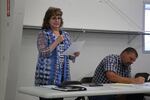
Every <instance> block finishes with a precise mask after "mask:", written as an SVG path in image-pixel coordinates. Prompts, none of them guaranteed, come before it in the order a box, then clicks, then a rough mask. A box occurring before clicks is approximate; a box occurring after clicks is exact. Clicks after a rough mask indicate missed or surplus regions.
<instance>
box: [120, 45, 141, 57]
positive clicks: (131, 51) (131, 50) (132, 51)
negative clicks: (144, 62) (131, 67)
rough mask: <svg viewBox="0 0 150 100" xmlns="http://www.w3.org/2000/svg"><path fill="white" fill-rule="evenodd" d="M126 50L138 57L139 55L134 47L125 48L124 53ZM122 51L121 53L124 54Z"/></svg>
mask: <svg viewBox="0 0 150 100" xmlns="http://www.w3.org/2000/svg"><path fill="white" fill-rule="evenodd" d="M124 52H127V53H134V54H135V55H136V58H137V57H138V53H137V51H136V50H135V49H134V48H132V47H128V48H126V49H124V50H123V51H122V53H124ZM122 53H121V54H122Z"/></svg>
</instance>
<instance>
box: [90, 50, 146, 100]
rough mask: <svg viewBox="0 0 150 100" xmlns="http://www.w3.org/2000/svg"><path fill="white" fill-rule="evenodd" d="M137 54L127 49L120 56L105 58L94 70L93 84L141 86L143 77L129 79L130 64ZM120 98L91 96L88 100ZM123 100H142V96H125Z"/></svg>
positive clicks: (113, 55)
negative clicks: (131, 84) (130, 84)
mask: <svg viewBox="0 0 150 100" xmlns="http://www.w3.org/2000/svg"><path fill="white" fill-rule="evenodd" d="M137 57H138V53H137V51H136V50H135V49H134V48H132V47H128V48H126V49H125V50H123V51H122V53H121V54H120V55H115V54H112V55H108V56H106V57H105V58H104V59H103V60H102V61H101V62H100V64H99V65H98V67H97V68H96V71H95V73H94V76H93V80H92V81H93V82H94V83H100V84H104V83H127V84H128V83H133V84H142V83H144V81H145V79H144V78H143V77H137V78H131V64H132V63H133V62H134V61H135V60H136V59H137ZM117 97H120V96H114V95H111V96H92V97H89V100H116V98H117ZM124 99H125V100H143V95H142V94H140V95H139V94H138V95H136V94H132V95H126V96H125V98H124Z"/></svg>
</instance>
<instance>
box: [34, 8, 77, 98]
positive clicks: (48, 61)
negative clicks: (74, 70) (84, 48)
mask: <svg viewBox="0 0 150 100" xmlns="http://www.w3.org/2000/svg"><path fill="white" fill-rule="evenodd" d="M62 14H63V12H62V11H61V9H60V8H55V7H50V8H49V9H48V10H47V11H46V13H45V17H44V19H43V25H42V30H41V31H40V32H39V34H38V39H37V48H38V51H39V55H38V62H37V66H36V72H35V85H36V86H41V85H57V86H59V85H60V84H61V83H62V82H63V81H68V80H70V70H69V59H70V60H72V61H73V60H74V59H75V57H77V56H79V52H75V53H74V55H73V56H71V55H63V52H64V51H65V50H67V49H68V47H69V46H70V45H71V39H70V35H69V33H67V32H65V31H63V30H61V27H62V25H63V19H62ZM60 99H61V100H62V99H63V98H59V100H60ZM40 100H49V99H45V98H40ZM55 100H56V99H55ZM57 100H58V99H57Z"/></svg>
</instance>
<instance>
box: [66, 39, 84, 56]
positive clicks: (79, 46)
mask: <svg viewBox="0 0 150 100" xmlns="http://www.w3.org/2000/svg"><path fill="white" fill-rule="evenodd" d="M84 43H85V41H76V42H72V44H71V46H70V47H69V48H68V49H67V50H66V51H64V52H63V55H73V54H74V53H75V52H79V51H81V49H82V47H83V45H84Z"/></svg>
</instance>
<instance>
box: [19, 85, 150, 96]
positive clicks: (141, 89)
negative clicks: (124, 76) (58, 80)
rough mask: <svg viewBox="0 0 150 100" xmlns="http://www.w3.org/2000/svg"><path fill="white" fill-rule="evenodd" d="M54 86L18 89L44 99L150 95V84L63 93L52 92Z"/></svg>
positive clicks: (109, 86) (105, 86)
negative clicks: (135, 94)
mask: <svg viewBox="0 0 150 100" xmlns="http://www.w3.org/2000/svg"><path fill="white" fill-rule="evenodd" d="M82 86H83V85H82ZM52 87H55V86H52V85H51V86H44V87H36V86H30V87H20V88H19V90H18V91H19V92H20V93H23V94H27V95H32V96H37V97H44V98H61V97H63V98H66V97H77V96H96V95H114V94H133V93H150V83H146V84H142V85H135V84H120V83H115V84H104V85H103V86H97V87H89V86H85V85H84V87H86V88H87V90H86V91H72V92H64V91H58V90H53V89H52Z"/></svg>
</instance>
